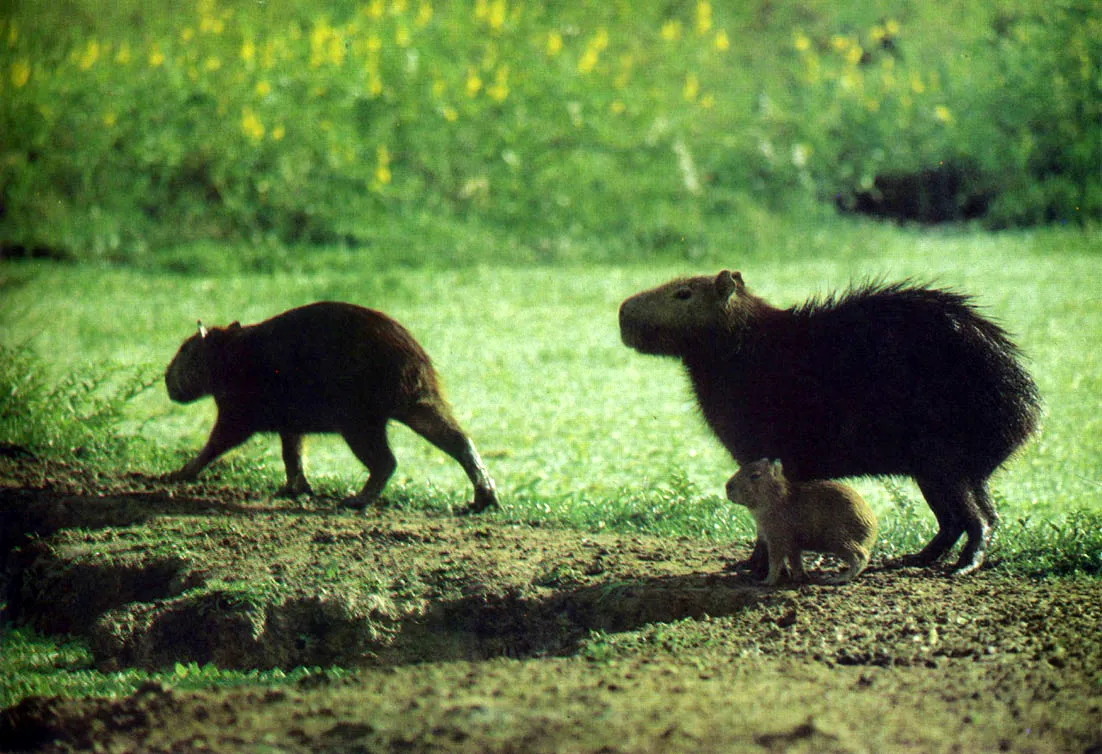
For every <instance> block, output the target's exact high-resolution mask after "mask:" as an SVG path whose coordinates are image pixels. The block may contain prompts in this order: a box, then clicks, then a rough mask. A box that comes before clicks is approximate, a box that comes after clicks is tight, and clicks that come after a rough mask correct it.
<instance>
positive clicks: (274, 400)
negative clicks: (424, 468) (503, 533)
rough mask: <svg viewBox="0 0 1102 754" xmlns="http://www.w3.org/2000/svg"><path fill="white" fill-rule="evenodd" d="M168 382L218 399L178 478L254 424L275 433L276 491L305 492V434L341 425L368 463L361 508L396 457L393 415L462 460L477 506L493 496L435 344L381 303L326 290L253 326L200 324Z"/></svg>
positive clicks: (175, 394) (195, 395)
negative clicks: (429, 346) (344, 299)
mask: <svg viewBox="0 0 1102 754" xmlns="http://www.w3.org/2000/svg"><path fill="white" fill-rule="evenodd" d="M165 386H166V387H167V389H168V394H169V397H170V398H172V400H174V401H177V402H179V403H189V402H191V401H194V400H197V399H199V398H202V397H203V396H206V395H213V396H214V401H215V403H216V404H217V406H218V419H217V421H216V422H215V425H214V429H213V430H212V431H211V434H210V439H208V440H207V444H206V446H205V447H204V448H203V449H202V450H201V451H200V453H199V455H198V456H196V458H195V459H193V460H192V461H190V462H189V463H188V464H187V465H185V466H184V467H183V468H182V469H180V470H179V471H177V472H175V473H174V474H171V475H170V479H172V480H190V479H194V478H195V477H196V476H197V475H198V474H199V472H200V471H201V470H202V469H203V468H204V467H205V466H206V465H207V464H209V463H210V462H211V461H213V460H214V459H215V458H217V457H218V456H220V455H221V454H222V453H225V452H226V451H227V450H229V449H231V448H233V447H236V446H237V445H240V444H241V443H243V442H244V441H245V440H247V439H248V438H249V437H251V436H252V435H253V434H254V433H256V432H278V433H279V435H280V439H281V441H282V444H283V461H284V465H285V466H286V471H287V484H286V485H284V486H283V487H282V488H281V490H280V493H281V494H285V495H290V496H295V495H298V494H301V493H303V492H309V491H310V485H309V483H308V482H307V481H306V476H305V474H304V473H303V469H302V450H301V448H302V437H303V435H306V434H311V433H319V432H334V433H337V434H340V435H341V436H342V437H344V439H345V441H346V442H347V443H348V446H349V447H350V448H351V449H352V452H353V453H355V454H356V457H357V458H359V459H360V461H361V462H363V464H364V465H365V466H367V468H368V470H369V471H370V472H371V473H370V476H369V478H368V480H367V483H366V484H365V485H364V488H363V490H361V491H360V493H359V494H358V495H356V496H355V497H354V498H351V499H350V501H348V502H349V504H351V505H354V506H356V507H360V506H363V505H366V504H367V503H368V502H370V501H372V500H374V499H375V498H377V497H378V495H379V494H380V493H381V492H382V491H383V488H384V487H385V486H386V483H387V480H388V479H389V478H390V476H391V474H393V472H394V469H395V467H396V466H397V461H396V460H395V458H394V454H393V453H392V452H391V450H390V446H389V443H388V442H387V437H386V425H387V422H388V421H389V420H391V419H395V420H397V421H400V422H402V423H403V424H406V425H408V426H409V427H410V428H411V429H413V430H414V431H415V432H417V433H418V434H420V435H421V436H422V437H424V438H425V439H426V440H428V441H429V442H431V443H432V444H434V445H436V446H437V447H438V448H440V449H441V450H443V451H444V452H445V453H447V454H448V455H450V456H452V457H453V458H455V459H456V460H457V461H458V462H459V463H460V464H461V465H462V466H463V469H464V470H465V471H466V472H467V475H468V477H469V478H470V479H471V482H472V484H473V485H474V488H475V497H474V503H473V504H472V509H473V510H474V511H481V510H484V509H486V508H489V507H493V506H496V505H497V497H496V493H495V490H494V483H493V480H492V479H491V478H490V476H489V474H488V473H487V472H486V469H485V467H484V466H483V465H482V461H481V459H480V458H479V456H478V452H477V451H476V450H475V447H474V444H473V443H472V442H471V441H470V440H469V439H468V438H467V436H466V435H465V434H464V433H463V431H462V429H461V428H460V427H459V424H458V423H457V422H456V421H455V419H454V417H453V416H452V413H451V409H450V408H449V406H448V404H447V402H446V401H445V400H444V398H443V397H442V396H441V393H440V385H439V382H438V379H437V376H436V371H435V370H434V369H433V366H432V362H431V361H430V360H429V357H428V354H426V353H425V351H424V349H422V348H421V346H420V345H419V344H418V343H417V341H416V340H414V339H413V336H412V335H410V334H409V332H408V331H407V330H406V329H405V328H404V327H402V326H401V325H400V324H398V323H397V322H396V321H394V320H393V319H391V318H390V317H388V316H386V315H385V314H383V313H382V312H378V311H374V310H372V309H366V308H364V307H362V306H355V305H353V304H344V303H338V302H328V301H326V302H319V303H316V304H309V305H307V306H303V307H300V308H298V309H291V310H290V311H287V312H284V313H283V314H280V315H277V316H275V317H272V318H271V319H268V320H265V321H264V322H260V323H259V324H255V325H250V326H247V327H242V326H241V325H240V324H238V323H236V322H234V323H233V324H232V325H230V326H229V327H225V328H211V329H210V330H206V329H205V328H203V327H202V325H200V332H199V333H197V334H196V335H193V336H191V337H190V338H188V339H187V340H186V341H185V342H184V344H183V345H182V346H180V350H179V351H178V352H177V353H176V356H175V357H174V358H173V360H172V363H170V364H169V366H168V369H167V371H166V372H165Z"/></svg>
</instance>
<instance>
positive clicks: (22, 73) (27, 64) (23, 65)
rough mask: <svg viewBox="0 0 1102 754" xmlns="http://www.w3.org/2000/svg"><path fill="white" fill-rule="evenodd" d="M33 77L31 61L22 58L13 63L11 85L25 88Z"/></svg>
mask: <svg viewBox="0 0 1102 754" xmlns="http://www.w3.org/2000/svg"><path fill="white" fill-rule="evenodd" d="M30 78H31V61H30V60H28V59H27V58H20V59H19V60H17V61H15V62H14V63H12V64H11V85H12V86H14V87H15V88H16V89H21V88H23V86H24V85H26V83H27V82H28V81H29V80H30Z"/></svg>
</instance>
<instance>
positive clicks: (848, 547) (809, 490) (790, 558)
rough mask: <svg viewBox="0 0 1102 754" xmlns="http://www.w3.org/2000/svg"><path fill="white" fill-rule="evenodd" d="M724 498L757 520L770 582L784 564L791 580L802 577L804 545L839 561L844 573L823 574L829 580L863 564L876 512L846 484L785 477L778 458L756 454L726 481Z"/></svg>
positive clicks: (850, 575) (840, 579) (848, 576)
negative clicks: (800, 480)
mask: <svg viewBox="0 0 1102 754" xmlns="http://www.w3.org/2000/svg"><path fill="white" fill-rule="evenodd" d="M727 497H728V499H729V500H731V502H734V503H738V504H739V505H744V506H746V508H747V509H749V511H750V514H751V515H752V516H753V517H754V521H755V522H756V523H757V525H758V541H760V542H764V543H765V547H766V550H767V552H768V554H769V575H768V576H766V578H765V583H767V584H769V585H770V586H772V585H774V584H776V583H777V582H778V581H779V580H780V578H781V576H782V575H783V574H784V572H785V570H786V569H788V570H789V571H790V573H791V576H792V580H793V581H807V573H805V572H804V567H803V560H802V558H801V554H802V553H803V551H804V550H807V551H810V552H825V553H828V554H830V555H837V556H838V557H840V558H842V559H843V560H845V562H846V566H847V570H846V572H845V573H844V574H842V575H840V576H837V577H835V578H832V579H829V580H828V583H832V584H844V583H846V582H848V581H851V580H853V579H854V578H856V577H857V575H858V574H860V573H861V571H863V570H864V569H865V566H866V565H868V562H869V553H870V552H871V551H872V546H873V543H874V542H876V529H877V525H876V515H875V514H874V513H873V512H872V509H870V508H869V506H868V503H866V502H865V500H864V498H862V497H861V496H860V495H859V494H857V491H856V490H854V489H853V488H852V487H847V486H846V485H844V484H839V483H838V482H831V481H827V480H822V479H819V480H815V481H812V482H789V481H788V479H786V478H785V476H784V468H783V467H782V466H781V462H780V461H779V460H777V461H769V460H768V459H765V458H762V459H761V460H759V461H754V462H753V463H749V464H746V465H745V466H743V467H742V468H741V469H739V470H738V473H737V474H735V475H734V476H733V477H731V478H730V479H728V480H727Z"/></svg>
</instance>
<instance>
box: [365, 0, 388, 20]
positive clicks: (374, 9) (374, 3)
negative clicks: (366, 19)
mask: <svg viewBox="0 0 1102 754" xmlns="http://www.w3.org/2000/svg"><path fill="white" fill-rule="evenodd" d="M364 13H366V14H367V15H368V16H370V17H371V18H382V17H383V14H384V13H386V3H384V2H383V0H371V3H369V4H368V6H367V7H366V8H364Z"/></svg>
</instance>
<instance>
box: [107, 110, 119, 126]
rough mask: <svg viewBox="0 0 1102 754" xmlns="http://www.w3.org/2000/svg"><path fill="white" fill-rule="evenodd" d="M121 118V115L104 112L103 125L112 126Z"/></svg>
mask: <svg viewBox="0 0 1102 754" xmlns="http://www.w3.org/2000/svg"><path fill="white" fill-rule="evenodd" d="M118 120H119V116H118V115H116V114H115V113H112V112H106V113H104V114H103V125H105V126H107V127H108V128H111V127H112V126H113V125H115V123H117V122H118Z"/></svg>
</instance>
